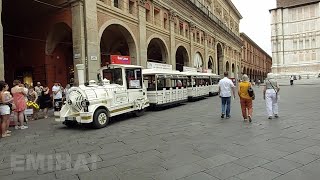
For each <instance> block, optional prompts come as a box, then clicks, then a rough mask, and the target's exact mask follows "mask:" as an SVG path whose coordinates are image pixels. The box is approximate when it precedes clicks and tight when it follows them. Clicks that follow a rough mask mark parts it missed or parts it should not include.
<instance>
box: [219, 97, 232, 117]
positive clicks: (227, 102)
mask: <svg viewBox="0 0 320 180" xmlns="http://www.w3.org/2000/svg"><path fill="white" fill-rule="evenodd" d="M230 101H231V97H221V110H222V114H225V115H226V116H230ZM226 106H227V107H226ZM226 108H227V109H226Z"/></svg>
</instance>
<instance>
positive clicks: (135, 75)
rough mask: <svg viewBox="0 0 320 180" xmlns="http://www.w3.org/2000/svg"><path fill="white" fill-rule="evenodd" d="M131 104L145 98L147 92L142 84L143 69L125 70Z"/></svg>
mask: <svg viewBox="0 0 320 180" xmlns="http://www.w3.org/2000/svg"><path fill="white" fill-rule="evenodd" d="M125 75H126V77H125V78H126V82H127V89H128V96H129V102H130V103H133V102H135V101H136V100H137V99H141V98H143V97H144V96H145V94H146V92H145V91H144V89H143V84H142V71H141V68H130V69H126V70H125Z"/></svg>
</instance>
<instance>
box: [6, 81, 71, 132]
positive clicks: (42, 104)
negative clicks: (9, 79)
mask: <svg viewBox="0 0 320 180" xmlns="http://www.w3.org/2000/svg"><path fill="white" fill-rule="evenodd" d="M69 88H70V85H69V84H67V85H66V87H65V88H63V87H62V86H61V84H60V83H59V82H55V83H54V86H53V87H52V89H51V91H50V88H49V87H48V86H46V85H41V83H40V82H37V85H36V86H35V87H33V86H31V85H28V84H23V83H21V81H20V80H14V81H13V86H12V87H11V88H10V87H9V84H8V83H6V82H5V81H0V120H1V128H0V132H1V137H2V138H5V137H9V136H11V133H12V131H10V130H9V126H14V129H15V130H24V129H27V128H28V121H29V120H36V119H40V118H45V119H47V118H48V110H49V109H50V108H52V107H53V105H54V104H55V103H57V102H62V101H63V99H65V98H67V96H68V90H69Z"/></svg>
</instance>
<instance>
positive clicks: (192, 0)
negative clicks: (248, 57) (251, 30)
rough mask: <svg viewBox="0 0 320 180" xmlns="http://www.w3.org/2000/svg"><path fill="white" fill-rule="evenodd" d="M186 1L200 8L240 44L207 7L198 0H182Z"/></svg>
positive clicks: (234, 35) (238, 39)
mask: <svg viewBox="0 0 320 180" xmlns="http://www.w3.org/2000/svg"><path fill="white" fill-rule="evenodd" d="M183 1H185V2H186V3H192V5H194V6H195V7H196V8H198V10H201V11H200V12H202V13H203V14H204V15H205V16H207V17H209V19H210V20H211V21H213V22H214V23H215V24H217V25H218V26H219V27H221V28H222V30H224V31H225V32H226V33H227V34H229V35H230V36H231V37H232V38H234V39H235V40H236V41H238V42H239V43H240V44H242V41H241V39H240V38H239V37H238V36H237V35H236V34H235V33H233V32H232V31H231V30H230V29H229V28H228V27H227V26H226V25H225V24H224V23H223V22H222V21H221V20H219V19H218V18H217V17H216V16H215V15H214V14H213V13H212V12H210V11H209V9H208V8H207V7H205V6H204V5H203V4H202V3H201V2H199V1H198V0H183Z"/></svg>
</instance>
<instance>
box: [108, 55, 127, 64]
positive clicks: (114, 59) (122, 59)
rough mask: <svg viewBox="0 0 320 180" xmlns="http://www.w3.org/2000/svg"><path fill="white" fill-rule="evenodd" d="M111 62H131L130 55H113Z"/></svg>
mask: <svg viewBox="0 0 320 180" xmlns="http://www.w3.org/2000/svg"><path fill="white" fill-rule="evenodd" d="M110 59H111V64H131V62H130V56H119V55H111V56H110Z"/></svg>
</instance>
